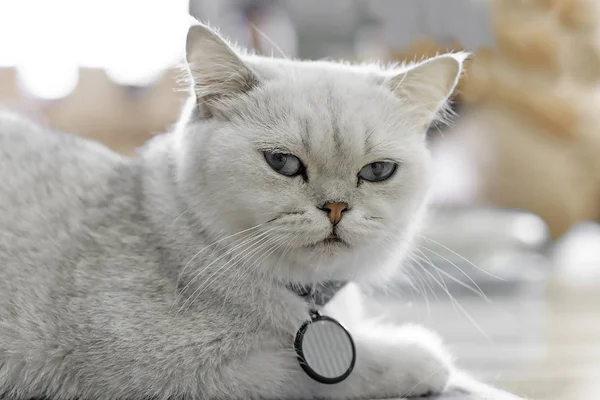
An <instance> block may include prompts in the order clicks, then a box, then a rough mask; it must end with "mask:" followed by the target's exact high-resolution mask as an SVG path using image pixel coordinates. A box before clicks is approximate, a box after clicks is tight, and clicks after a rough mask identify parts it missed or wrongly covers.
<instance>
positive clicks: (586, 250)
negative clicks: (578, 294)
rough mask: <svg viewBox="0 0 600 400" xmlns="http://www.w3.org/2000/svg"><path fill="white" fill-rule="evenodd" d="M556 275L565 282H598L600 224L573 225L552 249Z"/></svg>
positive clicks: (581, 283)
mask: <svg viewBox="0 0 600 400" xmlns="http://www.w3.org/2000/svg"><path fill="white" fill-rule="evenodd" d="M554 260H555V262H556V267H557V269H558V271H557V272H558V276H559V277H560V278H562V279H563V281H565V282H567V283H572V284H576V285H596V284H598V282H600V225H598V224H597V223H592V222H587V223H582V224H579V225H577V226H575V227H574V228H573V229H572V230H571V231H570V232H568V233H567V234H566V235H565V236H564V237H563V238H561V239H560V240H559V241H558V243H557V245H556V248H555V250H554Z"/></svg>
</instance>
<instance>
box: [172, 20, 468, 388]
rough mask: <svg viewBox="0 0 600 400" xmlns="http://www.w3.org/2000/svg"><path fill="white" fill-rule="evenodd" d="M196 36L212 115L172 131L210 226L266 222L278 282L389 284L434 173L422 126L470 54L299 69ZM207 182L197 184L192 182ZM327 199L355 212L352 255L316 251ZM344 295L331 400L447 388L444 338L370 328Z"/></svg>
mask: <svg viewBox="0 0 600 400" xmlns="http://www.w3.org/2000/svg"><path fill="white" fill-rule="evenodd" d="M194 29H196V30H195V31H194ZM192 32H193V33H191V34H190V35H189V36H188V61H189V62H190V70H191V71H192V75H193V77H194V88H195V90H196V95H197V96H196V97H197V99H198V101H199V102H201V103H202V107H207V111H206V112H207V114H208V115H211V116H213V117H212V118H209V119H207V120H203V121H202V122H198V123H195V122H194V121H193V119H192V122H191V123H189V124H187V125H186V126H185V127H184V128H183V129H181V130H180V131H179V132H178V135H179V143H180V146H181V147H180V150H181V152H182V159H181V162H180V166H181V169H180V179H181V181H182V182H184V186H185V187H186V188H188V189H189V190H190V191H191V192H190V193H189V195H190V196H191V197H193V198H194V199H196V204H195V206H196V207H198V214H199V215H207V210H209V212H208V214H209V215H213V216H214V218H212V219H208V220H205V221H204V222H205V223H206V224H207V226H210V227H211V228H212V229H214V230H215V232H219V233H220V234H222V235H231V234H235V233H236V232H240V231H243V230H246V229H250V228H252V227H253V226H256V225H258V224H261V223H265V222H267V221H272V222H270V223H269V224H268V231H267V230H265V240H267V241H269V240H271V241H272V242H273V243H276V244H278V245H279V246H280V247H279V248H276V250H275V251H274V252H273V254H272V256H269V257H266V258H265V259H263V260H262V262H261V265H260V268H261V270H262V272H263V273H264V274H265V276H269V277H271V276H274V277H275V279H279V280H281V281H285V282H289V281H292V282H300V283H311V282H312V283H315V282H320V281H323V280H327V279H338V280H339V279H348V280H352V279H354V280H362V281H367V282H373V281H381V280H384V279H386V278H387V277H389V276H390V275H391V274H393V272H394V271H395V270H396V269H397V268H398V267H399V265H400V264H401V262H402V260H403V257H404V252H405V250H406V248H407V247H408V246H409V244H410V241H411V239H412V237H413V235H414V233H415V231H416V229H417V227H418V224H419V222H420V219H421V216H422V214H423V211H424V205H425V200H426V196H427V192H428V188H429V183H430V177H431V176H430V175H431V174H430V156H429V151H428V150H427V148H426V146H425V140H424V139H425V135H424V133H425V129H426V128H427V127H428V126H429V124H430V123H431V122H432V121H434V120H435V119H436V118H437V117H438V116H441V113H442V112H443V111H444V107H445V106H446V102H447V100H448V97H449V96H450V94H451V93H452V92H453V90H454V88H455V86H456V83H457V82H458V79H459V76H460V74H461V72H462V62H463V61H464V59H465V58H466V54H464V53H459V54H449V55H442V56H439V57H437V58H434V59H431V60H427V61H425V62H422V63H419V64H415V65H410V66H401V67H400V68H395V67H393V66H392V67H390V68H382V67H380V66H378V65H361V66H354V65H345V64H335V63H329V62H298V61H293V60H280V59H270V58H262V57H256V56H250V55H245V54H242V53H239V52H238V53H236V52H235V51H234V50H233V49H232V48H231V47H230V46H228V45H227V44H226V43H225V42H223V41H221V39H220V38H219V37H218V36H216V35H215V34H214V33H213V32H211V31H210V30H209V29H208V28H206V27H203V26H200V27H197V28H192ZM206 43H209V44H210V46H206V45H205V44H206ZM195 46H198V47H199V49H198V50H196V51H194V48H195ZM207 49H210V52H212V54H207ZM197 54H201V57H196V55H197ZM202 71H206V75H202ZM206 77H208V79H207V81H208V82H207V81H206V80H204V78H206ZM223 88H227V91H225V92H224V91H223ZM212 95H214V97H212V98H211V97H210V96H212ZM205 98H206V101H204V100H203V99H205ZM192 107H196V104H195V103H194V104H192ZM336 135H337V137H336ZM367 137H368V139H367ZM198 138H202V139H201V140H199V139H198ZM265 150H276V151H280V152H284V153H291V154H294V155H296V156H297V157H299V158H300V159H301V160H302V161H303V162H304V163H305V164H306V166H307V169H308V182H304V181H303V180H302V178H300V177H295V178H289V177H285V176H282V175H279V174H277V173H276V172H275V171H273V170H272V169H271V168H270V167H269V166H268V165H267V163H266V162H265V160H264V158H263V156H262V153H261V152H262V151H265ZM380 160H390V161H395V162H398V163H399V168H398V171H397V173H396V174H395V175H394V176H393V177H392V178H391V179H389V180H388V181H385V182H381V183H368V182H365V183H363V184H361V185H360V186H357V181H356V175H357V173H358V171H359V170H360V169H361V168H362V167H363V166H364V165H367V164H369V163H371V162H375V161H380ZM199 179H200V180H202V185H197V184H194V182H197V181H198V180H199ZM328 201H343V202H347V203H348V204H349V205H350V207H351V208H352V209H351V211H350V212H347V213H346V215H345V216H344V217H343V219H342V221H341V223H340V224H339V225H338V234H339V235H340V236H341V237H342V238H343V239H344V240H345V241H346V242H348V243H349V244H350V247H349V248H347V249H346V248H344V249H340V248H327V247H322V248H316V249H315V248H310V249H308V248H307V247H306V246H307V245H309V244H311V243H314V242H316V241H318V240H321V239H323V238H325V237H327V236H328V235H329V234H330V232H331V224H330V222H329V220H328V219H327V218H326V217H325V216H324V214H323V212H322V211H320V210H318V208H317V207H318V206H320V205H321V204H324V203H326V202H328ZM373 217H376V218H373ZM275 247H277V246H275ZM345 291H346V292H350V293H352V295H350V296H348V295H346V296H345V297H346V298H347V299H349V300H351V302H354V304H350V303H347V302H340V301H334V303H336V302H337V304H338V306H337V310H336V309H335V308H336V306H335V305H334V304H333V303H332V305H330V307H329V308H331V309H332V310H330V311H331V313H332V314H334V315H335V316H336V317H338V318H339V319H340V320H342V321H344V323H345V324H346V325H347V326H348V327H350V329H351V330H352V332H353V334H354V336H355V339H356V341H357V347H358V352H359V366H358V367H357V369H356V371H355V373H354V377H353V378H352V379H349V381H350V382H349V383H346V385H338V388H337V391H336V388H335V387H333V388H331V391H330V392H329V391H328V392H327V393H329V394H328V395H329V396H331V397H336V398H345V397H350V396H354V395H359V394H360V393H364V394H365V395H373V396H374V395H398V394H412V395H420V394H423V393H427V392H438V391H440V390H441V389H442V388H443V387H444V385H445V383H446V381H447V379H448V377H449V374H450V371H451V367H450V365H451V364H450V359H449V357H448V356H447V355H446V353H445V352H444V351H443V350H442V347H441V342H440V340H439V339H438V338H437V337H435V335H433V334H431V333H429V332H426V331H425V330H423V329H422V328H418V327H414V326H406V327H393V326H384V325H381V324H379V323H377V322H376V321H370V320H368V319H366V316H364V315H361V312H360V309H361V308H362V305H361V300H360V293H359V291H358V289H357V287H355V286H349V287H348V288H346V289H345ZM344 308H345V309H346V311H342V310H343V309H344ZM348 309H350V310H351V311H350V312H348ZM361 374H362V375H363V376H357V375H361ZM353 381H355V382H357V384H356V385H353V384H352V383H351V382H353ZM357 385H359V386H360V387H357ZM344 387H345V388H347V389H346V390H342V388H344Z"/></svg>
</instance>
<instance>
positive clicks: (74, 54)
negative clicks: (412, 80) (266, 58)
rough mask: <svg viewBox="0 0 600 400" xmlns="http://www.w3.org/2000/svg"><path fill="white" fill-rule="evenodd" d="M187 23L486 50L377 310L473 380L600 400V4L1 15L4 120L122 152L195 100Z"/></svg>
mask: <svg viewBox="0 0 600 400" xmlns="http://www.w3.org/2000/svg"><path fill="white" fill-rule="evenodd" d="M188 14H190V15H192V16H194V17H196V18H197V19H198V20H200V21H205V22H208V23H210V24H211V25H212V26H215V27H218V28H219V30H220V32H221V33H222V34H224V35H225V36H227V37H229V38H230V39H231V40H233V41H235V42H237V43H238V45H239V46H241V47H245V48H248V49H250V50H252V51H255V52H257V53H260V54H267V55H273V56H275V57H290V58H295V57H299V58H306V59H346V60H350V61H357V62H358V61H368V60H371V59H382V60H384V61H389V62H402V61H406V60H408V61H414V60H420V59H422V58H424V57H427V56H432V55H435V54H436V53H438V52H444V51H447V50H457V51H458V50H467V51H470V52H472V53H473V57H472V58H471V59H470V61H469V64H468V69H467V72H466V74H465V75H464V77H463V78H462V80H461V82H460V84H459V90H458V92H457V93H456V96H455V98H454V102H453V112H454V114H455V115H454V118H453V120H454V122H453V123H452V124H451V125H450V126H449V127H448V126H443V125H439V126H432V127H431V128H430V131H429V133H428V140H429V143H430V148H431V150H432V152H433V156H434V159H435V162H436V180H435V184H434V191H433V199H432V201H433V207H432V209H431V212H430V213H429V216H428V218H427V223H426V225H425V227H424V228H423V230H422V233H421V235H420V237H419V240H418V241H417V242H416V243H415V245H414V248H413V250H412V252H411V254H410V256H409V259H408V260H407V261H406V263H405V265H404V266H403V269H402V271H403V273H402V274H401V275H400V276H399V277H398V279H397V280H396V281H394V282H390V283H389V284H388V285H387V287H386V288H385V290H381V291H375V290H373V291H370V292H369V296H370V299H371V300H370V303H369V307H371V308H372V309H373V313H375V312H381V311H383V312H385V313H386V315H389V316H390V318H392V319H394V320H397V321H413V322H417V323H421V324H424V325H425V326H427V327H430V328H432V329H433V330H435V331H437V332H438V333H440V335H441V336H443V338H444V340H445V341H446V342H447V343H448V344H449V346H450V348H451V351H452V352H453V354H454V355H455V356H456V358H457V363H458V365H459V366H460V367H461V368H464V369H465V370H466V371H468V372H470V373H472V374H473V375H474V376H475V377H477V378H478V379H480V380H482V381H484V382H486V383H488V384H491V385H493V386H496V387H498V388H501V389H504V390H507V391H509V392H512V393H515V394H517V395H519V396H523V397H525V398H531V399H538V400H559V399H568V400H587V399H589V400H591V399H598V398H600V307H599V305H600V295H599V293H600V291H599V290H598V289H600V225H598V221H600V158H599V157H598V154H599V153H600V130H599V129H598V127H599V126H600V113H599V112H598V109H599V106H600V97H599V96H598V93H599V92H598V83H599V82H600V2H598V1H597V0H529V1H527V0H403V1H393V0H363V1H360V0H328V1H319V0H303V1H298V0H262V1H261V0H244V1H243V0H235V1H234V0H189V1H188V0H162V1H158V0H157V1H143V0H124V1H121V0H120V1H117V0H110V1H109V0H103V1H99V0H18V1H17V0H13V1H3V2H0V107H8V108H11V109H15V110H17V111H19V112H22V113H24V114H25V115H27V116H29V117H31V118H33V119H35V120H36V121H38V122H40V123H42V124H44V125H47V126H50V127H51V128H54V129H57V130H62V131H66V132H69V133H73V134H77V135H83V136H86V137H88V138H92V139H94V140H97V141H100V142H102V143H104V144H105V145H107V146H108V147H110V148H112V149H114V150H116V151H118V152H121V153H123V154H135V152H136V149H137V148H139V147H140V146H142V145H143V144H144V142H145V141H146V140H148V139H149V138H150V137H152V135H154V134H156V133H160V132H163V131H165V130H168V129H170V127H171V125H172V124H173V123H174V122H175V121H176V119H177V117H178V113H179V111H180V109H181V106H182V101H183V99H184V98H185V95H186V93H185V88H186V85H187V83H186V80H185V79H184V75H183V73H182V70H181V61H182V56H183V48H182V45H181V44H182V43H183V42H184V38H185V35H186V32H187V28H188V26H189V20H188Z"/></svg>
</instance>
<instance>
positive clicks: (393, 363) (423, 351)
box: [368, 325, 453, 397]
mask: <svg viewBox="0 0 600 400" xmlns="http://www.w3.org/2000/svg"><path fill="white" fill-rule="evenodd" d="M382 334H383V335H382ZM374 336H377V338H375V337H372V338H371V340H370V343H369V344H370V345H369V346H368V347H369V349H368V351H369V353H370V354H369V356H370V357H373V358H372V359H371V360H372V361H373V362H374V363H375V364H374V365H376V364H379V365H378V366H377V367H375V368H374V369H375V370H376V371H374V372H375V376H377V375H380V377H381V378H382V380H383V382H381V383H382V386H383V387H385V391H386V395H388V396H399V395H400V396H404V397H418V396H424V395H427V394H435V393H440V392H442V391H443V390H444V388H445V387H446V385H447V384H448V381H449V380H450V376H451V374H452V370H453V368H452V361H451V358H450V356H449V355H448V353H447V352H446V351H445V350H444V348H443V346H442V342H441V340H440V338H439V337H438V336H437V335H435V334H434V333H432V332H430V331H428V330H426V329H425V328H422V327H420V326H413V325H407V326H402V327H394V328H383V327H381V328H380V329H379V330H378V332H377V334H376V335H374ZM374 339H377V340H374ZM377 370H379V371H377ZM375 381H378V379H375Z"/></svg>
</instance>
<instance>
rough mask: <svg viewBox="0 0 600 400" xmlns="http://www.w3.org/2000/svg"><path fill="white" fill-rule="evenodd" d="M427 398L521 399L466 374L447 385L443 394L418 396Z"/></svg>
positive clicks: (438, 399) (463, 399)
mask: <svg viewBox="0 0 600 400" xmlns="http://www.w3.org/2000/svg"><path fill="white" fill-rule="evenodd" d="M420 399H428V400H521V398H520V397H517V396H514V395H512V394H510V393H506V392H503V391H500V390H497V389H494V388H492V387H490V386H487V385H484V384H482V383H479V382H476V381H474V380H472V379H471V378H468V377H466V376H461V377H459V378H458V379H457V380H456V381H455V382H454V383H453V384H451V385H450V386H449V387H448V390H446V391H445V392H444V393H443V394H441V395H438V396H430V397H420Z"/></svg>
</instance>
